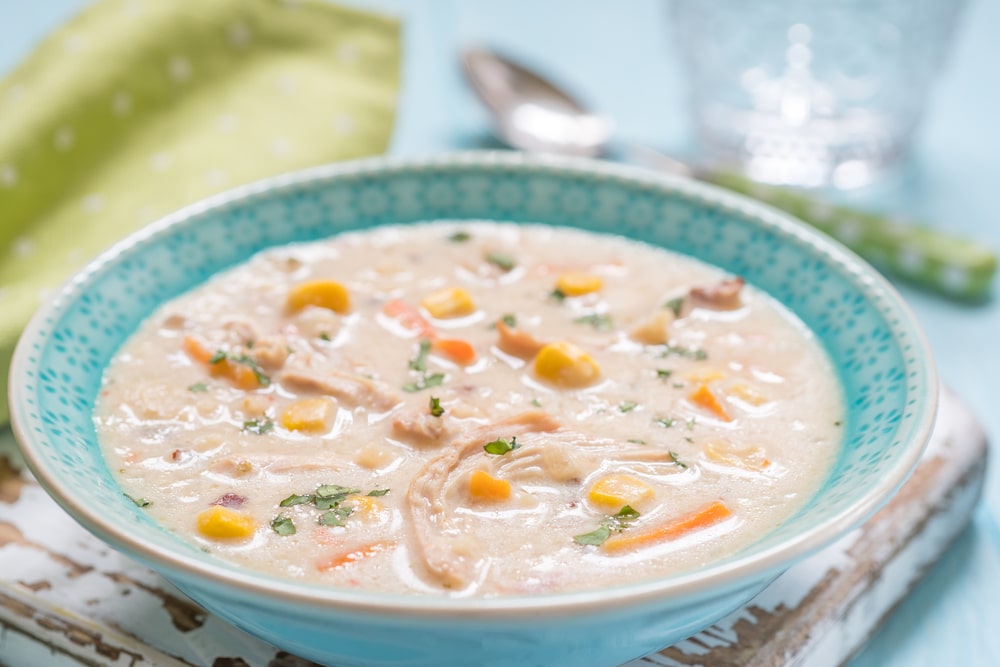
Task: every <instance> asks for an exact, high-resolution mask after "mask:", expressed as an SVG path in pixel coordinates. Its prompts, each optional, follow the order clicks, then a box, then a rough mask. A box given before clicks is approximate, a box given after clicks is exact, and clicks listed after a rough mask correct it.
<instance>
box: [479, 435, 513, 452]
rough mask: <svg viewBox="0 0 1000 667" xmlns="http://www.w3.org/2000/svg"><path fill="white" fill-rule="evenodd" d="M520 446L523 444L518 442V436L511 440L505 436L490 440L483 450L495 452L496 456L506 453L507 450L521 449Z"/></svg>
mask: <svg viewBox="0 0 1000 667" xmlns="http://www.w3.org/2000/svg"><path fill="white" fill-rule="evenodd" d="M520 448H521V445H520V444H519V443H518V442H517V436H514V437H513V438H511V439H510V442H507V441H506V440H504V439H503V438H497V439H496V440H494V441H493V442H488V443H486V444H485V445H483V451H485V452H486V453H487V454H494V455H496V456H501V455H503V454H506V453H507V452H512V451H514V450H515V449H520Z"/></svg>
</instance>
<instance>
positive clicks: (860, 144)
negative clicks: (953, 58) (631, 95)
mask: <svg viewBox="0 0 1000 667" xmlns="http://www.w3.org/2000/svg"><path fill="white" fill-rule="evenodd" d="M672 4H673V7H672V11H673V24H674V27H675V31H676V41H677V44H678V46H679V49H680V55H681V57H682V60H683V63H684V66H685V69H686V72H687V76H688V78H689V85H690V89H691V102H692V105H693V114H694V120H695V125H696V128H697V131H698V135H699V140H700V142H701V144H702V146H701V148H702V149H703V151H704V153H705V156H706V157H707V158H708V159H709V160H710V161H711V163H712V164H714V165H716V166H719V165H724V166H727V167H735V168H737V169H739V170H740V171H742V172H743V173H744V174H746V175H747V176H749V177H750V178H752V179H754V180H758V181H761V182H765V183H775V184H784V185H797V186H805V187H819V186H830V185H832V186H835V187H841V188H850V187H856V186H860V185H866V184H868V183H870V182H872V181H873V180H875V179H876V178H877V177H878V176H879V174H881V173H882V172H884V171H885V170H886V169H887V168H888V167H890V166H892V165H894V164H895V163H897V162H898V161H899V160H900V158H901V157H902V156H903V155H904V154H905V153H906V150H907V147H908V145H909V144H910V143H911V139H912V137H913V134H914V132H915V130H916V129H917V127H918V125H919V123H920V120H921V116H922V113H923V111H924V108H925V106H926V103H927V99H928V93H929V91H930V88H931V85H932V82H933V79H934V78H935V76H934V75H935V74H936V72H937V71H938V70H939V68H940V66H941V64H942V61H943V60H944V55H945V53H946V51H947V49H948V45H949V42H950V41H951V36H952V33H953V29H954V25H955V21H956V18H957V15H958V14H959V10H960V7H961V5H962V2H961V0H759V1H753V0H673V3H672Z"/></svg>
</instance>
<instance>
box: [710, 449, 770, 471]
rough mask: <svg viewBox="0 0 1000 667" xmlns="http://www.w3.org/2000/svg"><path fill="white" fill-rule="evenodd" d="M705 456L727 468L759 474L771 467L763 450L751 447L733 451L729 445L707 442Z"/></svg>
mask: <svg viewBox="0 0 1000 667" xmlns="http://www.w3.org/2000/svg"><path fill="white" fill-rule="evenodd" d="M705 456H707V457H708V458H710V459H711V460H713V461H717V462H719V463H722V464H724V465H727V466H731V467H734V468H743V469H744V470H753V471H755V472H760V471H761V470H763V469H764V468H766V467H768V466H769V465H771V462H770V461H769V460H768V458H767V452H765V451H764V448H763V447H759V446H758V447H755V446H753V445H750V446H747V447H744V448H742V449H735V448H734V447H733V446H732V445H731V444H730V443H725V442H707V443H705Z"/></svg>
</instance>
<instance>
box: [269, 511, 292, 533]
mask: <svg viewBox="0 0 1000 667" xmlns="http://www.w3.org/2000/svg"><path fill="white" fill-rule="evenodd" d="M271 530H273V531H274V532H276V533H277V534H278V535H281V536H282V537H285V536H287V535H294V534H295V524H294V523H293V522H292V520H291V519H289V518H288V517H287V516H285V515H283V514H279V515H278V516H276V517H274V519H272V520H271Z"/></svg>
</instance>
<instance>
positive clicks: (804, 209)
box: [699, 172, 997, 301]
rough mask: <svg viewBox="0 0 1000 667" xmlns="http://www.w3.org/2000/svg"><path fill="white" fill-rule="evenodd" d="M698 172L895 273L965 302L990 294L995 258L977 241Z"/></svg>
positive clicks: (784, 190) (742, 180) (731, 176)
mask: <svg viewBox="0 0 1000 667" xmlns="http://www.w3.org/2000/svg"><path fill="white" fill-rule="evenodd" d="M699 176H701V177H702V178H703V179H705V180H708V181H709V182H711V183H714V184H716V185H720V186H722V187H724V188H727V189H729V190H733V191H735V192H739V193H741V194H746V195H749V196H751V197H753V198H755V199H759V200H761V201H763V202H765V203H767V204H770V205H771V206H773V207H775V208H778V209H781V210H782V211H785V212H786V213H790V214H791V215H793V216H795V217H796V218H798V219H800V220H802V221H804V222H806V223H808V224H810V225H812V226H813V227H816V228H817V229H819V230H820V231H823V232H825V233H826V234H829V235H830V236H832V237H834V238H835V239H837V240H838V241H840V242H841V243H843V244H844V245H846V246H847V247H849V248H850V249H851V250H853V251H854V252H856V253H858V254H859V255H861V256H862V257H864V258H865V259H866V260H868V261H869V262H871V263H872V264H873V265H875V266H876V267H878V268H879V269H881V270H883V271H885V272H887V273H891V274H892V275H894V276H898V277H900V278H903V279H905V280H907V281H910V282H913V283H915V284H918V285H921V286H923V287H926V288H928V289H932V290H934V291H936V292H938V293H941V294H944V295H946V296H949V297H955V298H959V299H963V300H967V301H977V300H982V299H984V298H985V297H986V296H987V295H988V294H989V291H990V284H991V282H992V280H993V275H994V274H995V272H996V269H997V257H996V254H995V253H994V252H993V250H991V249H990V248H988V247H986V246H984V245H982V244H981V243H977V242H975V241H972V240H970V239H965V238H961V237H957V236H952V235H949V234H946V233H944V232H941V231H939V230H936V229H932V228H930V227H928V226H925V225H920V224H916V223H913V222H911V221H899V220H896V219H893V218H890V217H888V216H885V215H879V214H877V213H871V212H867V211H859V210H857V209H854V208H849V207H845V206H837V205H832V204H828V203H825V202H821V201H819V200H817V199H816V198H814V197H811V196H809V195H808V194H803V193H800V192H798V191H795V190H791V189H788V188H782V187H776V186H767V185H761V184H759V183H756V182H754V181H751V180H749V179H747V178H745V177H743V176H740V175H738V174H733V173H722V172H719V173H712V174H699Z"/></svg>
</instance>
